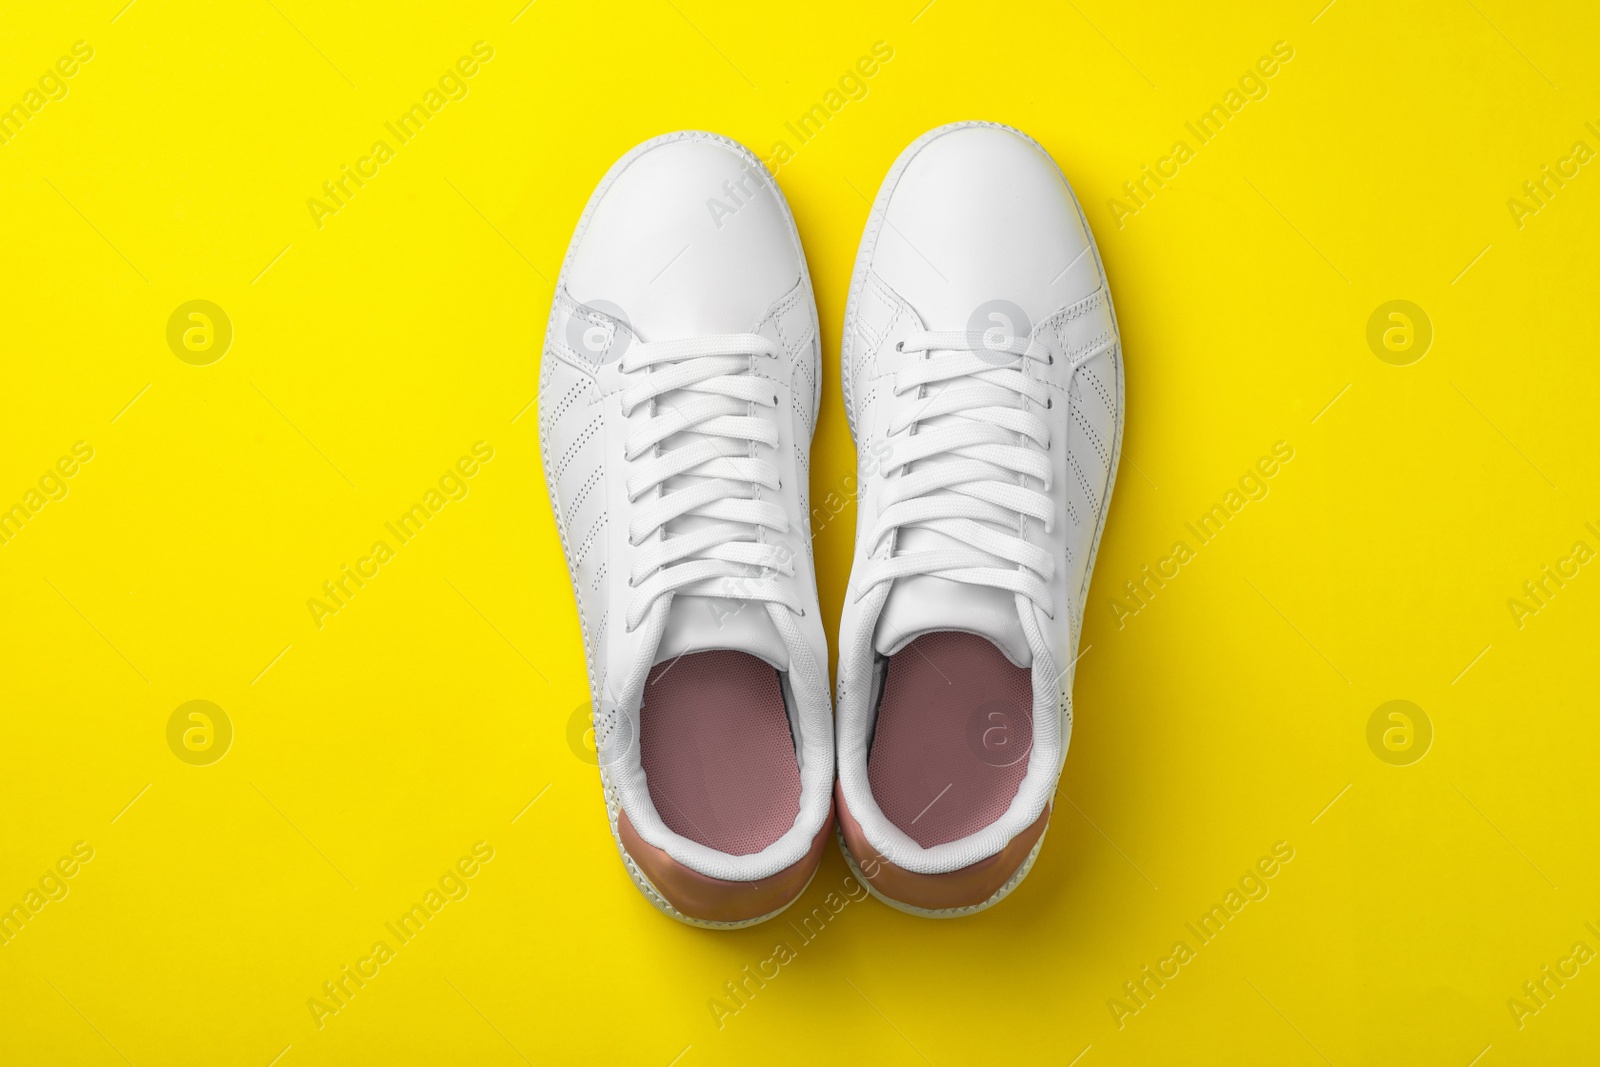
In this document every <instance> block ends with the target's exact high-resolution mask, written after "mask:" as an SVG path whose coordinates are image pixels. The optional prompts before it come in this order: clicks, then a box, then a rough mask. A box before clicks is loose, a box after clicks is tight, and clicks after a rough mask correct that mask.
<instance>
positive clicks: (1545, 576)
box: [1506, 522, 1600, 630]
mask: <svg viewBox="0 0 1600 1067" xmlns="http://www.w3.org/2000/svg"><path fill="white" fill-rule="evenodd" d="M1583 526H1584V529H1586V530H1588V531H1589V532H1590V533H1591V534H1593V535H1594V536H1595V537H1596V538H1597V539H1600V530H1597V529H1595V525H1594V523H1592V522H1586V523H1584V524H1583ZM1594 558H1595V551H1594V549H1593V548H1592V547H1590V545H1589V542H1587V541H1581V540H1580V541H1574V542H1573V543H1572V548H1571V550H1570V551H1569V552H1568V553H1567V554H1566V555H1565V556H1560V557H1558V558H1557V559H1556V561H1555V562H1554V563H1546V564H1545V565H1544V566H1543V567H1542V568H1541V569H1540V571H1539V574H1538V575H1537V576H1536V577H1533V578H1529V579H1528V580H1527V581H1525V582H1523V583H1522V592H1521V593H1519V594H1518V595H1517V596H1514V597H1508V598H1506V609H1507V610H1508V611H1510V612H1511V621H1512V622H1514V623H1516V624H1517V629H1519V630H1520V629H1522V628H1523V627H1524V626H1526V625H1527V624H1528V620H1529V619H1531V618H1532V617H1533V616H1535V615H1537V614H1539V612H1541V611H1543V610H1544V609H1545V608H1546V607H1548V606H1549V605H1550V601H1552V600H1554V599H1555V597H1556V594H1558V593H1560V592H1561V590H1563V589H1565V588H1566V587H1567V583H1568V582H1570V581H1572V580H1573V579H1574V578H1576V577H1577V576H1578V575H1579V574H1581V573H1582V569H1583V566H1584V565H1585V564H1587V563H1589V562H1590V561H1592V560H1593V559H1594Z"/></svg>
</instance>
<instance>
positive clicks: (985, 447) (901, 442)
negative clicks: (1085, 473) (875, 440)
mask: <svg viewBox="0 0 1600 1067" xmlns="http://www.w3.org/2000/svg"><path fill="white" fill-rule="evenodd" d="M897 347H898V348H900V350H902V351H905V352H923V353H926V355H925V356H924V358H922V359H920V360H917V361H916V362H913V363H908V364H907V365H906V366H904V367H903V368H901V370H900V371H899V372H898V373H897V374H896V375H895V380H894V393H895V395H896V396H900V395H902V394H905V393H909V392H912V391H913V390H916V391H919V392H920V393H921V395H920V396H919V397H918V398H917V399H916V400H915V401H911V402H907V403H905V404H903V405H902V406H901V408H900V410H898V411H897V412H895V413H894V414H893V415H892V417H891V418H890V422H889V427H888V433H889V437H890V439H891V448H890V451H889V454H888V456H887V457H886V458H885V459H884V460H883V462H882V464H881V466H880V472H881V473H882V474H883V475H884V477H885V478H886V479H887V481H886V482H885V484H884V486H883V490H882V496H881V501H882V508H881V510H880V512H879V515H878V518H877V521H876V522H875V523H874V524H873V527H872V529H871V531H870V532H869V533H868V536H867V540H868V545H869V548H868V554H869V556H870V557H871V561H870V562H869V564H868V565H867V567H866V568H865V573H864V575H863V577H862V579H861V581H860V582H858V583H857V585H856V591H855V597H856V599H858V600H859V599H860V598H861V597H863V596H865V595H866V594H867V593H868V592H870V591H871V590H872V589H874V588H875V587H877V586H878V585H881V584H882V583H884V582H891V581H894V580H895V579H897V578H905V577H911V576H914V575H936V576H938V577H941V578H948V579H950V580H952V581H958V582H965V583H968V584H973V585H987V586H993V587H995V588H998V589H1004V590H1008V591H1010V592H1012V593H1016V594H1020V595H1022V596H1026V597H1028V598H1029V599H1030V600H1032V601H1033V602H1034V603H1035V604H1037V605H1038V606H1039V607H1040V608H1041V609H1043V610H1044V611H1045V612H1046V614H1051V612H1052V602H1051V598H1050V592H1049V583H1050V582H1051V581H1052V580H1053V579H1054V577H1055V572H1056V560H1055V559H1054V557H1053V556H1052V555H1051V554H1050V553H1049V552H1047V551H1046V550H1045V549H1043V548H1040V547H1039V546H1038V545H1035V544H1033V543H1032V542H1030V541H1029V540H1028V539H1027V538H1026V537H1025V536H1023V535H1024V533H1025V528H1026V524H1027V523H1028V522H1029V521H1030V520H1031V521H1033V522H1037V523H1039V524H1040V525H1041V526H1042V527H1043V529H1044V532H1045V533H1047V534H1048V533H1050V532H1051V530H1052V529H1053V528H1054V523H1055V504H1054V502H1053V501H1052V500H1051V499H1050V497H1049V496H1048V493H1049V492H1050V489H1051V485H1052V483H1053V481H1054V475H1053V468H1052V465H1051V462H1050V460H1049V458H1048V457H1047V456H1046V455H1045V453H1046V452H1048V451H1049V450H1050V447H1051V439H1050V438H1051V435H1050V426H1049V424H1047V423H1046V422H1045V421H1044V419H1043V417H1042V416H1041V415H1040V414H1038V411H1039V410H1044V409H1047V408H1049V407H1051V406H1052V404H1051V397H1050V385H1049V384H1048V383H1047V382H1044V381H1041V380H1039V379H1038V378H1034V377H1031V376H1030V375H1029V374H1028V373H1027V365H1028V364H1029V363H1030V362H1036V363H1043V364H1046V365H1049V364H1050V363H1053V362H1054V356H1053V354H1052V353H1051V351H1050V350H1049V349H1048V348H1047V347H1046V346H1045V345H1044V344H1042V343H1041V342H1040V341H1039V340H1038V339H1036V338H1027V337H1014V338H1009V339H1007V344H1006V345H1005V346H1002V347H999V348H997V347H996V346H995V344H994V342H993V340H992V339H990V340H986V341H980V339H978V338H975V337H973V336H972V335H970V334H968V333H965V332H955V331H926V330H923V331H916V332H913V333H912V334H911V335H910V336H909V337H907V338H906V339H905V340H904V341H902V342H901V343H900V345H899V346H897ZM997 351H998V352H1001V353H1006V352H1009V353H1010V354H1011V355H1013V356H1015V357H1016V358H1015V359H1014V360H1011V361H1007V362H1004V363H997V362H995V359H994V353H995V352H997ZM909 529H918V530H925V531H931V532H934V533H937V534H940V535H942V538H941V542H942V543H946V544H948V543H949V542H954V544H953V545H951V546H950V547H937V548H933V549H931V550H924V551H911V552H900V553H898V554H896V550H895V541H896V540H898V538H899V535H900V534H901V532H902V531H905V530H909Z"/></svg>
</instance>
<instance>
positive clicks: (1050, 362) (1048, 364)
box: [1044, 352, 1056, 367]
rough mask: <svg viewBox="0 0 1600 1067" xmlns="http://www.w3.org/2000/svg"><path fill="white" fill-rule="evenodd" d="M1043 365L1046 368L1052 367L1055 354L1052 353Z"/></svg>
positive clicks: (1054, 361)
mask: <svg viewBox="0 0 1600 1067" xmlns="http://www.w3.org/2000/svg"><path fill="white" fill-rule="evenodd" d="M1044 365H1045V366H1047V367H1054V366H1055V365H1056V354H1055V353H1054V352H1051V353H1050V355H1049V358H1047V359H1046V360H1045V361H1044Z"/></svg>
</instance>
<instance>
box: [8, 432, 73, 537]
mask: <svg viewBox="0 0 1600 1067" xmlns="http://www.w3.org/2000/svg"><path fill="white" fill-rule="evenodd" d="M92 459H94V446H93V445H91V444H90V443H89V442H87V441H76V442H74V443H73V445H72V452H71V454H70V455H65V456H62V457H60V458H59V459H57V460H56V461H55V463H54V464H52V465H51V466H49V467H46V468H45V471H44V473H43V474H41V475H40V476H39V480H38V481H37V482H36V483H35V484H34V485H31V486H29V487H28V490H27V492H25V493H23V494H22V499H20V500H19V501H17V502H16V503H15V504H12V505H11V506H10V507H9V508H5V509H4V510H0V545H9V544H10V543H11V542H12V540H14V539H15V538H16V536H17V535H18V534H20V533H21V532H22V528H23V527H24V526H26V525H28V523H30V522H32V521H33V520H34V519H36V518H38V517H39V512H41V511H43V510H44V509H45V508H46V506H48V505H49V504H51V503H52V502H55V501H58V500H65V499H66V498H67V494H68V493H69V492H71V490H72V487H71V486H70V485H68V484H67V480H68V479H69V478H73V477H75V476H76V475H77V473H78V471H80V470H81V469H82V468H83V464H85V463H88V462H89V461H90V460H92Z"/></svg>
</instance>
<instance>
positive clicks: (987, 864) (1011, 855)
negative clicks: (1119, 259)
mask: <svg viewBox="0 0 1600 1067" xmlns="http://www.w3.org/2000/svg"><path fill="white" fill-rule="evenodd" d="M842 348H843V351H842V355H841V372H840V377H841V378H842V379H843V382H844V396H845V410H846V411H847V412H848V414H849V417H850V428H851V432H852V434H854V436H855V441H856V448H857V450H858V455H859V485H860V487H861V491H860V497H859V507H858V511H857V517H856V551H855V562H854V564H853V566H852V569H851V574H850V586H849V590H848V591H847V593H846V595H845V608H844V617H843V620H842V621H841V623H840V627H839V690H838V702H837V706H838V750H839V784H838V787H837V794H836V797H837V801H838V808H839V825H840V836H841V838H842V839H843V843H844V846H845V849H844V851H845V857H846V859H848V860H849V861H850V863H851V865H852V867H854V868H855V869H856V871H857V873H858V874H861V875H862V877H863V878H864V879H865V880H866V882H867V885H868V886H869V887H870V888H871V889H872V891H873V892H874V893H875V894H876V895H877V896H878V897H880V898H881V899H884V900H885V901H887V902H888V903H890V904H892V905H894V906H895V907H898V908H900V909H901V910H903V911H909V912H913V913H916V914H921V915H930V916H938V917H943V916H951V915H963V914H968V913H970V912H974V911H979V910H981V909H983V908H986V907H988V906H990V905H992V904H994V903H996V902H998V901H999V900H1000V899H1001V898H1003V897H1004V896H1006V894H1008V893H1009V892H1011V890H1012V889H1014V888H1015V887H1016V886H1017V884H1018V883H1019V882H1021V881H1022V878H1023V877H1024V875H1026V874H1027V872H1028V869H1029V867H1030V866H1031V865H1032V863H1033V859H1034V857H1035V856H1036V855H1037V854H1038V851H1039V846H1040V843H1041V842H1042V841H1043V837H1044V831H1045V827H1046V825H1047V824H1048V822H1049V818H1050V810H1051V804H1052V801H1053V798H1054V794H1055V789H1056V783H1057V781H1058V779H1059V777H1060V774H1061V767H1062V762H1063V760H1064V759H1065V758H1066V752H1067V740H1068V737H1069V735H1070V733H1071V728H1072V678H1073V666H1074V659H1075V655H1076V649H1077V647H1078V637H1079V632H1080V630H1081V628H1082V618H1083V604H1084V595H1085V592H1086V591H1087V589H1088V585H1089V573H1090V570H1091V568H1092V567H1093V564H1094V555H1095V549H1096V547H1097V545H1098V544H1099V541H1100V532H1101V529H1102V528H1103V527H1104V525H1105V517H1106V506H1107V503H1108V501H1109V498H1110V495H1111V486H1112V482H1113V480H1114V478H1115V475H1116V466H1117V454H1118V450H1119V447H1120V444H1121V440H1122V419H1123V404H1122V356H1121V350H1120V346H1119V344H1118V340H1117V327H1116V321H1115V319H1114V318H1113V316H1112V311H1111V296H1110V293H1109V292H1108V291H1107V288H1106V278H1105V272H1104V271H1103V269H1102V268H1101V265H1100V257H1099V254H1098V252H1097V251H1096V250H1095V246H1094V240H1093V238H1092V237H1091V235H1090V233H1089V228H1088V224H1087V222H1086V221H1085V220H1084V217H1083V213H1082V211H1081V210H1079V208H1078V204H1077V201H1076V200H1075V199H1074V198H1073V195H1072V190H1071V188H1070V187H1069V186H1068V185H1067V182H1066V179H1065V178H1064V177H1062V174H1061V171H1060V170H1059V169H1058V168H1057V167H1056V165H1055V163H1054V161H1053V160H1051V158H1050V156H1049V155H1048V154H1046V152H1045V151H1044V149H1042V148H1041V147H1039V145H1037V144H1036V143H1034V142H1033V141H1032V140H1031V139H1029V138H1028V137H1027V136H1025V135H1023V134H1021V133H1019V132H1018V131H1016V130H1013V129H1010V128H1008V127H1005V126H998V125H995V124H993V123H987V122H965V123H958V124H956V125H953V126H944V127H941V128H940V129H936V130H934V131H932V132H930V133H928V134H926V135H924V136H923V137H922V138H920V139H919V140H918V141H917V142H916V143H914V144H913V145H911V147H910V148H908V149H906V151H905V152H904V153H902V154H901V156H900V158H899V159H898V160H897V161H896V162H895V165H894V168H893V169H892V170H891V171H890V172H889V176H888V178H887V179H885V180H884V183H883V187H882V188H881V189H880V190H879V192H878V198H877V201H876V202H875V203H874V204H873V206H872V213H871V215H870V216H869V218H868V221H867V229H866V233H865V234H864V235H863V237H862V240H861V251H860V254H859V255H858V257H857V259H856V268H855V275H854V277H853V278H852V280H851V283H850V299H849V305H848V308H847V310H846V313H845V324H844V339H843V343H842Z"/></svg>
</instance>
